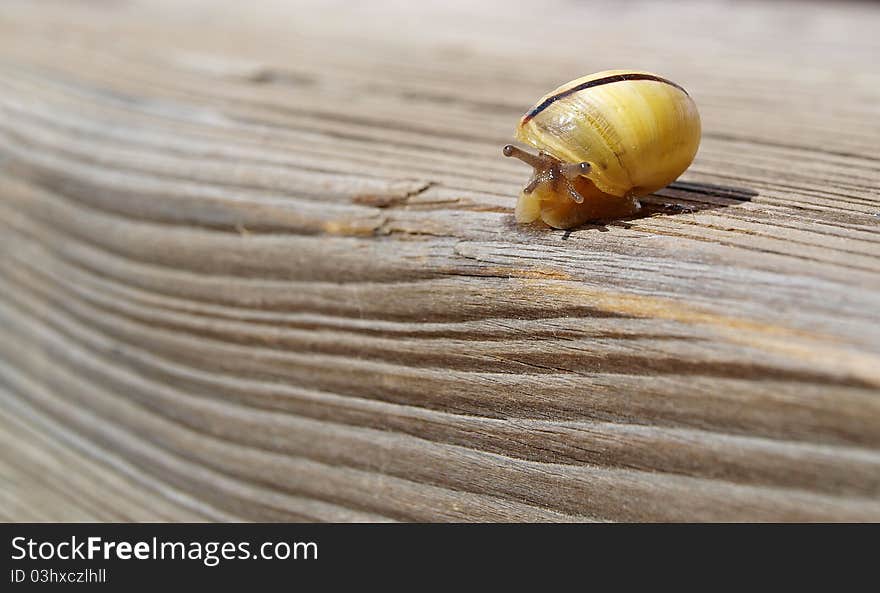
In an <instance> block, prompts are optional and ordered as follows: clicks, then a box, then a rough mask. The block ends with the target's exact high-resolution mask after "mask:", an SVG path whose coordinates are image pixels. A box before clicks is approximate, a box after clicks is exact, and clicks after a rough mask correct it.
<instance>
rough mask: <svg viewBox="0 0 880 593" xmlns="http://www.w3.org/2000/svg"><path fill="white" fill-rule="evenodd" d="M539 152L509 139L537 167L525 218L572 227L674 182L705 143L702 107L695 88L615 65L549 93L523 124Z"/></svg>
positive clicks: (523, 197)
mask: <svg viewBox="0 0 880 593" xmlns="http://www.w3.org/2000/svg"><path fill="white" fill-rule="evenodd" d="M516 139H517V140H519V141H520V142H523V143H525V144H528V145H531V146H533V147H534V148H537V149H538V151H539V152H538V154H537V155H533V154H530V153H528V152H526V151H524V150H522V149H519V148H517V147H515V146H512V145H507V146H505V147H504V154H505V155H506V156H513V157H516V158H519V159H520V160H522V161H524V162H526V163H528V164H529V165H531V166H532V167H533V168H534V169H535V173H534V175H533V177H532V179H531V181H530V182H529V184H528V185H527V186H526V187H525V188H524V189H523V191H522V193H521V194H520V197H519V201H518V202H517V207H516V218H517V221H518V222H523V223H528V222H534V221H536V220H542V221H543V222H545V223H546V224H548V225H550V226H552V227H555V228H571V227H574V226H577V225H579V224H582V223H584V222H586V221H588V220H595V219H608V218H621V217H625V216H629V215H632V214H635V213H636V212H637V211H638V210H639V208H640V205H639V202H638V197H639V196H644V195H648V194H650V193H652V192H654V191H657V190H658V189H660V188H662V187H664V186H666V185H668V184H669V183H671V182H672V181H674V180H675V179H676V178H678V176H679V175H681V174H682V173H683V172H684V171H685V170H686V169H687V168H688V167H689V166H690V164H691V162H692V161H693V159H694V156H695V155H696V153H697V149H698V148H699V145H700V115H699V113H698V112H697V107H696V105H695V104H694V102H693V100H692V99H691V98H690V96H689V95H688V94H687V92H686V91H685V90H684V89H683V88H681V87H680V86H678V85H677V84H675V83H674V82H672V81H669V80H666V79H665V78H661V77H659V76H657V75H655V74H651V73H649V72H639V71H633V70H607V71H604V72H597V73H595V74H590V75H588V76H584V77H582V78H578V79H576V80H573V81H571V82H569V83H567V84H564V85H562V86H560V87H559V88H557V89H556V90H554V91H552V92H551V93H549V94H547V95H545V96H544V97H542V98H541V99H540V100H539V101H538V103H537V104H536V105H535V106H534V107H533V108H532V109H531V110H529V111H528V113H526V114H525V115H524V116H523V117H522V119H521V120H520V122H519V124H518V125H517V128H516Z"/></svg>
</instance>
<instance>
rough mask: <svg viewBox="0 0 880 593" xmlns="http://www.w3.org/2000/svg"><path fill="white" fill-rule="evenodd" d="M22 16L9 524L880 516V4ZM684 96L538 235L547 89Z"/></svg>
mask: <svg viewBox="0 0 880 593" xmlns="http://www.w3.org/2000/svg"><path fill="white" fill-rule="evenodd" d="M365 4H366V5H365V6H360V7H358V6H355V5H354V4H350V3H345V4H344V5H342V4H339V5H336V6H328V5H327V3H317V2H315V3H313V4H310V3H308V2H298V3H290V2H280V1H279V2H261V3H259V4H258V5H255V6H254V7H248V8H247V9H245V8H242V7H241V6H240V5H239V3H233V2H228V3H227V4H226V5H222V4H221V3H220V2H214V1H212V2H202V1H191V2H185V3H184V2H172V1H171V0H162V1H159V2H146V1H127V2H101V1H93V2H86V1H80V2H65V3H60V2H59V3H51V2H40V3H30V2H23V1H22V2H7V3H4V7H3V11H2V12H0V329H2V339H0V402H2V403H0V444H2V451H3V454H2V455H0V467H2V471H0V501H2V502H0V518H2V519H4V520H11V521H19V520H106V521H120V520H135V521H163V520H170V521H178V520H190V521H224V520H270V521H275V520H289V521H297V520H306V521H387V520H390V521H396V520H416V521H680V520H685V521H742V520H773V521H777V520H782V521H826V520H830V521H877V520H880V327H878V322H880V319H878V311H880V233H878V231H880V74H878V72H877V70H876V56H877V52H878V51H880V41H878V40H877V37H876V35H875V31H876V29H877V27H878V26H880V7H878V6H876V5H872V4H868V3H864V4H863V3H857V4H846V3H828V4H821V3H816V2H806V3H804V4H799V3H794V2H780V3H767V4H751V3H742V4H741V3H737V4H728V3H688V2H684V3H676V4H674V5H671V6H670V5H667V4H662V5H661V4H659V3H641V2H631V3H623V4H621V3H614V2H608V3H602V2H595V3H581V2H570V1H563V0H553V1H551V2H549V3H542V4H541V5H540V6H538V5H534V3H510V2H503V3H502V2H498V3H495V4H493V3H479V6H473V5H472V4H475V3H464V2H462V3H455V2H453V3H442V4H443V8H440V5H439V3H438V5H437V6H427V5H424V4H422V3H413V6H412V7H406V6H404V5H403V4H402V3H391V2H389V3H382V2H371V3H365ZM617 67H635V68H639V69H645V70H650V71H656V72H659V73H661V74H662V75H664V76H667V77H669V78H670V79H672V80H675V81H676V82H679V83H681V84H682V85H683V86H684V87H685V88H687V89H688V92H689V93H690V94H691V95H692V96H693V97H694V98H695V100H696V102H697V104H698V105H699V106H700V109H701V113H702V115H703V125H704V137H703V143H702V146H701V149H700V153H699V155H698V157H697V160H696V162H695V163H694V165H693V167H692V168H691V169H690V170H689V171H688V172H687V173H686V174H685V175H684V176H683V177H682V178H681V179H680V180H679V181H678V182H676V183H675V184H673V185H672V186H670V187H668V188H666V189H664V190H661V191H660V192H658V193H657V194H656V195H654V196H651V197H649V198H648V199H647V200H646V202H647V205H648V211H649V214H650V215H648V216H644V217H641V218H637V219H632V220H625V221H612V222H608V223H606V224H595V225H588V226H586V227H583V228H579V229H576V230H574V231H572V232H561V231H553V230H549V229H547V228H540V227H524V226H518V225H516V224H515V223H514V221H513V215H512V208H513V205H514V200H515V196H516V195H517V193H518V191H519V188H520V187H521V186H522V184H523V183H524V182H525V181H526V178H527V176H528V172H527V171H526V170H524V168H523V167H522V166H518V165H517V164H516V163H512V162H509V161H507V160H505V159H503V158H502V157H501V154H500V148H501V146H502V145H503V144H505V143H506V142H508V141H509V139H510V136H511V134H512V128H513V125H514V124H515V122H516V119H517V117H519V116H520V115H521V114H522V113H523V112H524V111H525V110H526V109H527V108H528V107H529V106H530V105H531V104H532V103H533V102H534V100H535V99H536V98H538V97H539V96H541V95H542V94H544V93H545V92H547V91H548V90H549V89H552V88H554V87H555V86H557V85H558V84H560V83H562V82H564V81H566V80H569V79H572V78H575V77H576V76H579V75H582V74H584V73H587V72H591V71H596V70H602V69H607V68H617Z"/></svg>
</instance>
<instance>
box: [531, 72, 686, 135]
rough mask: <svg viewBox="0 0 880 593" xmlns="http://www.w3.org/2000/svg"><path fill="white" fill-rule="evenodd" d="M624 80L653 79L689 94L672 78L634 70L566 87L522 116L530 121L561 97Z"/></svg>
mask: <svg viewBox="0 0 880 593" xmlns="http://www.w3.org/2000/svg"><path fill="white" fill-rule="evenodd" d="M624 80H653V81H654V82H662V83H664V84H668V85H671V86H674V87H675V88H677V89H679V90H680V91H681V92H683V93H684V94H685V95H687V91H686V90H684V89H683V88H681V87H680V86H678V85H677V84H675V83H674V82H672V81H671V80H666V79H665V78H660V77H659V76H654V75H653V74H641V73H638V72H633V73H632V74H614V75H613V76H606V77H605V78H596V79H593V80H588V81H587V82H582V83H581V84H578V85H575V86H573V87H571V88H570V89H565V90H564V91H560V92H558V93H556V94H555V95H553V96H552V97H547V98H546V99H544V100H543V101H542V102H541V103H540V104H538V105H536V106H535V108H534V109H532V110H531V111H529V112H528V113H526V114H525V115H524V116H523V118H522V123H526V122H528V121H529V120H530V119H532V118H533V117H535V116H536V115H538V114H539V113H541V112H542V111H544V110H545V109H547V108H548V107H550V105H552V104H553V103H555V102H556V101H558V100H559V99H563V98H565V97H567V96H569V95H572V94H574V93H577V92H579V91H582V90H584V89H589V88H593V87H594V86H601V85H603V84H611V83H612V82H623V81H624Z"/></svg>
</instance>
